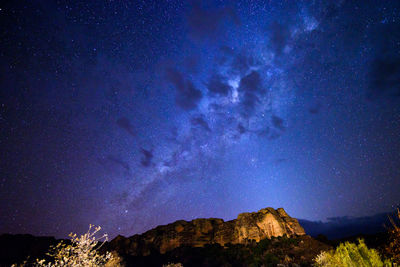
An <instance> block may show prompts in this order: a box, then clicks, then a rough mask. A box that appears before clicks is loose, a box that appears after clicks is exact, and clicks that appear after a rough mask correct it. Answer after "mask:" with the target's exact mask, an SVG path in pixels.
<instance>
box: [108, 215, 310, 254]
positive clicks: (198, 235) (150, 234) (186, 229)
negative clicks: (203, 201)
mask: <svg viewBox="0 0 400 267" xmlns="http://www.w3.org/2000/svg"><path fill="white" fill-rule="evenodd" d="M283 235H287V236H295V235H305V232H304V229H303V228H302V227H301V226H300V224H299V222H298V221H297V220H296V219H294V218H292V217H290V216H289V215H288V214H287V213H286V212H285V210H284V209H283V208H279V209H277V210H275V209H273V208H265V209H262V210H260V211H258V212H252V213H241V214H239V216H238V217H237V219H235V220H231V221H227V222H224V220H222V219H214V218H211V219H195V220H193V221H190V222H187V221H183V220H180V221H176V222H174V223H171V224H168V225H162V226H158V227H156V228H154V229H152V230H150V231H147V232H145V233H143V234H141V235H134V236H132V237H129V238H126V237H123V236H117V237H116V238H114V239H113V240H112V241H111V242H110V244H109V245H110V248H111V249H113V250H116V251H118V252H120V253H124V254H128V255H144V256H145V255H149V254H150V253H151V252H152V251H157V252H160V253H165V252H167V251H169V250H172V249H174V248H176V247H179V246H190V247H202V246H204V245H206V244H215V243H217V244H220V245H222V246H224V245H226V244H228V243H231V244H246V243H247V242H249V241H251V240H255V241H257V242H258V241H260V240H262V239H265V238H271V237H278V236H283Z"/></svg>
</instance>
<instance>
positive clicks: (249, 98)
mask: <svg viewBox="0 0 400 267" xmlns="http://www.w3.org/2000/svg"><path fill="white" fill-rule="evenodd" d="M239 92H241V93H242V101H241V104H242V106H243V108H244V113H243V115H244V116H246V117H247V116H249V115H251V114H252V112H253V110H254V108H255V106H256V104H257V103H259V102H260V100H259V97H258V96H259V95H261V94H262V93H263V88H262V82H261V77H260V74H259V73H258V72H256V71H252V72H251V73H250V74H248V75H246V76H244V77H243V78H242V79H241V80H240V83H239Z"/></svg>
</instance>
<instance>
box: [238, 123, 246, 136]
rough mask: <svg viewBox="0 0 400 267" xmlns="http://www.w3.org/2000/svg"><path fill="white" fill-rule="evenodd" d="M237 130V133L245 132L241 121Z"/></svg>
mask: <svg viewBox="0 0 400 267" xmlns="http://www.w3.org/2000/svg"><path fill="white" fill-rule="evenodd" d="M237 130H238V132H239V134H244V133H246V132H247V130H246V128H245V127H244V126H243V125H242V124H241V123H239V124H238V126H237Z"/></svg>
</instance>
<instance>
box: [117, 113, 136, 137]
mask: <svg viewBox="0 0 400 267" xmlns="http://www.w3.org/2000/svg"><path fill="white" fill-rule="evenodd" d="M117 125H118V126H119V127H120V128H122V129H124V130H125V131H127V132H128V133H129V134H130V135H132V136H135V135H136V133H135V130H134V127H133V125H132V124H131V122H130V121H129V119H128V118H126V117H121V118H119V119H117Z"/></svg>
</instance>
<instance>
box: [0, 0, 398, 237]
mask: <svg viewBox="0 0 400 267" xmlns="http://www.w3.org/2000/svg"><path fill="white" fill-rule="evenodd" d="M0 24H1V27H0V40H1V42H0V147H1V153H0V157H1V160H0V201H1V203H0V210H1V212H0V232H1V233H30V234H34V235H53V236H56V237H65V236H67V234H68V233H70V232H78V233H80V232H84V231H86V230H87V227H88V225H89V224H95V225H101V226H102V227H103V230H105V232H108V233H109V235H110V236H111V237H113V236H115V235H117V234H122V235H125V236H131V235H133V234H135V233H141V232H144V231H146V230H149V229H151V228H153V227H155V226H157V225H160V224H167V223H171V222H173V221H175V220H178V219H185V220H191V219H194V218H197V217H218V218H223V219H225V220H230V219H234V218H236V216H237V214H238V213H240V212H245V211H257V210H259V209H261V208H264V207H269V206H271V207H274V208H278V207H284V208H285V209H286V211H287V212H288V213H289V214H290V215H291V216H293V217H296V218H302V219H307V220H322V221H324V220H326V218H330V217H338V216H368V215H372V214H375V213H378V212H384V211H391V210H393V207H395V206H397V205H398V203H399V199H400V193H399V192H400V168H399V167H398V166H400V2H399V1H378V0H377V1H346V0H340V1H337V0H335V1H325V0H323V1H322V0H321V1H173V0H169V1H167V0H165V1H156V0H146V1H133V2H132V1H116V0H114V1H113V0H109V1H43V0H42V1H26V0H22V1H8V2H6V3H2V4H0Z"/></svg>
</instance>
